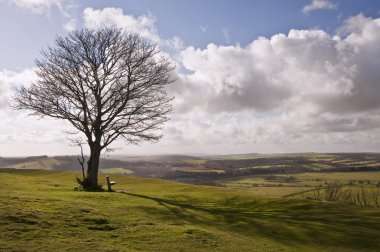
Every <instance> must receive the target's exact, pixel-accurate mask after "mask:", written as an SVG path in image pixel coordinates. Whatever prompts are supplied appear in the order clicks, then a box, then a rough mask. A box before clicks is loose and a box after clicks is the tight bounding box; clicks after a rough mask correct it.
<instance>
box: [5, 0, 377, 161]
mask: <svg viewBox="0 0 380 252" xmlns="http://www.w3.org/2000/svg"><path fill="white" fill-rule="evenodd" d="M379 16H380V1H376V0H367V1H365V0H364V1H357V0H302V1H301V0H300V1H295V0H294V1H278V0H277V1H275V0H256V1H231V0H219V1H216V0H214V1H200V0H196V1H174V0H166V1H157V0H155V1H154V0H134V1H132V0H131V1H100V0H99V1H73V0H0V31H1V34H2V36H1V47H0V56H1V57H0V116H1V117H2V118H4V120H3V124H0V156H3V155H19V154H18V152H20V150H22V152H23V153H25V154H70V153H76V152H77V150H76V149H75V148H72V147H70V145H69V143H68V140H67V135H66V134H65V132H66V131H67V129H68V128H69V126H68V125H65V124H63V123H61V122H57V121H54V120H49V119H43V120H37V119H35V118H33V117H27V116H26V114H27V113H26V112H22V111H13V110H10V109H9V106H8V105H9V99H10V97H11V96H12V90H13V89H14V87H16V86H20V85H29V84H30V82H31V81H33V80H35V75H34V60H35V59H36V58H38V57H40V51H41V49H43V48H46V47H47V46H48V45H52V44H53V42H54V39H55V38H56V36H57V35H65V34H67V33H68V32H69V31H71V30H73V29H80V28H83V27H88V28H96V27H98V26H99V25H110V24H111V25H116V26H119V27H121V28H123V29H126V30H132V31H134V32H137V33H139V34H140V35H141V36H143V37H145V38H147V39H153V40H154V41H155V42H156V43H158V44H159V45H160V47H161V48H162V50H163V51H164V52H167V53H168V54H169V56H170V57H171V58H172V60H173V61H174V62H176V64H177V70H176V71H177V74H178V81H177V82H176V83H175V84H174V85H173V87H172V88H171V89H170V90H168V92H169V93H170V94H171V95H173V96H175V97H176V99H175V102H174V106H175V107H176V111H177V112H176V113H175V114H174V115H173V116H172V120H171V121H170V122H169V123H168V124H167V127H166V130H165V132H164V135H165V136H164V138H163V139H162V141H161V142H159V143H157V144H154V145H151V144H142V145H141V146H125V144H124V143H123V142H118V143H116V144H115V147H117V148H120V149H119V154H124V153H125V154H127V153H136V154H141V153H199V152H201V153H237V152H240V153H242V152H302V151H322V152H323V151H380V113H379V112H380V102H378V101H377V100H378V99H377V98H376V97H378V94H379V93H380V83H379V81H378V79H379V73H378V72H379V71H377V70H376V69H378V67H380V58H379V52H380V48H379V47H380V46H379V45H380V35H376V34H378V32H379V33H380V19H379ZM378 40H379V41H378ZM377 42H378V43H377ZM20 132H21V133H20Z"/></svg>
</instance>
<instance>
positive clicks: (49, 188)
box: [0, 169, 380, 251]
mask: <svg viewBox="0 0 380 252" xmlns="http://www.w3.org/2000/svg"><path fill="white" fill-rule="evenodd" d="M75 176H77V174H75V173H70V172H52V171H40V170H12V169H0V181H1V183H0V233H1V238H0V248H1V249H2V250H5V251H9V250H10V251H13V250H15V251H25V250H28V251H54V250H57V249H58V248H59V249H60V251H80V250H82V251H88V250H91V249H94V250H96V251H134V250H140V251H141V250H143V251H237V250H239V251H295V250H301V251H306V250H307V251H379V249H380V246H379V244H380V232H379V231H380V212H379V210H377V209H365V208H359V207H353V206H347V205H339V204H332V203H318V202H312V201H295V200H286V199H264V198H257V197H254V196H252V195H250V194H249V192H246V191H243V190H228V189H223V188H213V187H205V186H192V185H187V184H181V183H176V182H172V181H165V180H155V179H142V178H134V177H129V176H122V175H120V176H116V175H114V176H112V179H114V180H116V181H117V185H116V186H115V189H119V190H120V189H122V190H124V191H123V192H119V193H117V192H115V193H107V192H99V193H88V192H78V191H73V187H75V186H76V185H75V182H74V179H75Z"/></svg>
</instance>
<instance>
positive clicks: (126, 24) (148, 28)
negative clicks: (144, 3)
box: [83, 8, 160, 42]
mask: <svg viewBox="0 0 380 252" xmlns="http://www.w3.org/2000/svg"><path fill="white" fill-rule="evenodd" d="M83 19H84V26H85V27H86V28H92V29H94V28H99V27H102V26H108V25H114V26H116V27H119V28H123V29H126V30H128V31H131V32H134V33H138V34H139V35H140V36H142V37H144V38H148V39H150V40H152V41H155V42H159V41H160V37H159V35H158V31H157V28H156V26H155V22H156V19H155V17H154V16H152V15H151V14H147V15H142V16H139V17H137V18H135V17H133V16H132V15H125V14H124V13H123V9H121V8H104V9H99V10H95V9H93V8H86V9H85V10H84V11H83Z"/></svg>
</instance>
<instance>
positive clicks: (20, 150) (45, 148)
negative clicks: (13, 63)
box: [0, 69, 75, 156]
mask: <svg viewBox="0 0 380 252" xmlns="http://www.w3.org/2000/svg"><path fill="white" fill-rule="evenodd" d="M34 80H36V74H35V72H34V69H24V70H22V71H10V70H6V69H3V70H0V118H2V123H1V124H0V151H1V153H0V155H19V156H20V155H42V154H59V153H64V152H66V153H67V151H68V150H69V151H70V149H71V152H72V153H73V149H72V148H70V146H68V143H69V141H67V139H66V138H67V135H66V133H65V132H66V130H68V129H70V127H69V125H67V124H65V123H63V122H62V121H58V120H53V119H49V118H44V119H43V120H38V118H36V117H28V116H27V115H28V112H27V111H18V110H12V109H11V108H10V107H9V105H10V98H11V96H12V95H13V89H14V88H16V87H20V86H21V85H30V83H31V82H32V81H34ZM62 143H64V144H62ZM53 147H54V148H53ZM60 151H64V152H60ZM74 151H75V150H74Z"/></svg>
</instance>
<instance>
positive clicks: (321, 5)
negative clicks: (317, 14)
mask: <svg viewBox="0 0 380 252" xmlns="http://www.w3.org/2000/svg"><path fill="white" fill-rule="evenodd" d="M337 6H338V5H337V4H335V3H332V2H331V1H330V0H312V1H311V3H310V4H308V5H305V6H304V7H303V8H302V13H304V14H308V13H309V12H311V11H315V10H331V9H336V8H337Z"/></svg>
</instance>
